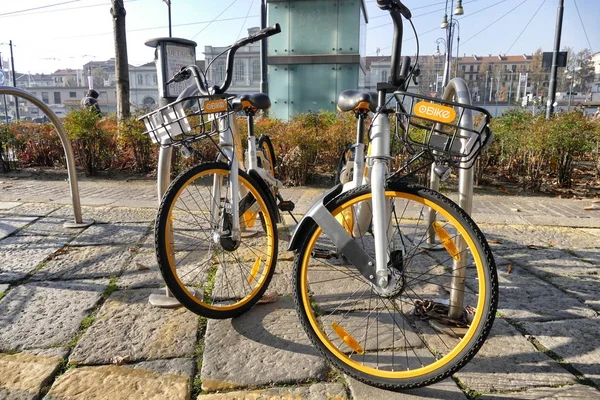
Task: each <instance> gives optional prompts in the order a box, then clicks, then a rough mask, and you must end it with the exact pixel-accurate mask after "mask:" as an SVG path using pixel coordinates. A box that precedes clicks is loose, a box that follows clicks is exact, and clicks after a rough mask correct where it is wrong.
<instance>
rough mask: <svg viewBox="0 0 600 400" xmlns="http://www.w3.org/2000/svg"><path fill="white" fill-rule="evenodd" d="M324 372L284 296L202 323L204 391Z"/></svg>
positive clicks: (315, 376) (284, 381)
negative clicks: (204, 326) (232, 316)
mask: <svg viewBox="0 0 600 400" xmlns="http://www.w3.org/2000/svg"><path fill="white" fill-rule="evenodd" d="M326 371H327V366H326V364H325V361H324V360H323V359H322V358H321V357H320V356H319V355H318V353H317V350H316V349H315V348H314V347H313V346H312V344H311V343H310V341H309V339H308V337H307V336H306V333H305V332H304V329H303V328H302V326H301V325H300V321H299V320H298V317H297V315H296V311H295V309H294V304H293V299H292V298H290V297H279V298H278V299H277V301H276V302H275V303H272V304H265V305H258V306H256V307H254V308H252V309H251V310H250V311H248V312H247V313H246V314H244V315H242V316H240V317H238V318H235V319H233V320H209V321H208V326H207V330H206V338H205V342H204V356H203V363H202V371H201V379H202V389H203V390H205V391H208V392H212V391H217V390H229V389H236V388H243V387H252V386H264V385H281V384H289V383H296V382H306V381H309V380H317V381H320V380H323V379H324V377H325V373H326Z"/></svg>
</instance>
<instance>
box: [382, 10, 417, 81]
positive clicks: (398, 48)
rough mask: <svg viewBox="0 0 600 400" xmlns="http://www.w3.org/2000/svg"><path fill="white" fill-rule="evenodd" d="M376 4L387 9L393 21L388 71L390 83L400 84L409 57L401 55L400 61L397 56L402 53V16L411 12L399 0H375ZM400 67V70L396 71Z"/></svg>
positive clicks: (407, 71) (406, 68)
mask: <svg viewBox="0 0 600 400" xmlns="http://www.w3.org/2000/svg"><path fill="white" fill-rule="evenodd" d="M377 6H378V7H379V8H380V9H382V10H386V11H389V13H390V16H391V17H392V21H393V23H394V41H393V44H392V70H391V73H390V76H391V80H392V82H391V83H392V85H393V86H401V85H403V84H404V83H405V82H406V78H407V77H408V73H409V66H410V57H407V56H405V57H402V63H400V62H399V61H400V60H399V58H400V55H401V54H402V34H403V23H402V17H404V18H406V19H410V18H411V17H412V14H411V12H410V10H409V9H408V8H407V7H406V6H405V5H404V4H402V2H401V1H400V0H377ZM399 69H400V71H398V70H399Z"/></svg>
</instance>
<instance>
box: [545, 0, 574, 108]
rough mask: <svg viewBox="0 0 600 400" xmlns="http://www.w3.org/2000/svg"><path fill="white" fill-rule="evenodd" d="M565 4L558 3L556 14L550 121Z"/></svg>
mask: <svg viewBox="0 0 600 400" xmlns="http://www.w3.org/2000/svg"><path fill="white" fill-rule="evenodd" d="M563 4H564V0H559V1H558V10H557V12H556V31H555V33H554V52H553V54H552V70H551V71H550V86H549V87H548V102H547V107H546V119H550V118H551V117H552V113H553V112H554V102H555V100H556V74H557V72H558V52H559V50H560V36H561V33H562V20H563V10H564V7H563ZM569 98H570V97H569Z"/></svg>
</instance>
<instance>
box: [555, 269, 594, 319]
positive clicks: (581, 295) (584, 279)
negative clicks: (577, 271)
mask: <svg viewBox="0 0 600 400" xmlns="http://www.w3.org/2000/svg"><path fill="white" fill-rule="evenodd" d="M549 281H550V282H551V283H552V284H553V285H555V286H557V287H558V288H560V289H561V290H563V291H565V292H567V293H569V294H570V295H572V296H574V297H576V298H578V299H579V300H581V301H583V303H584V304H585V305H586V306H588V307H590V308H592V309H594V310H596V311H600V296H599V294H600V276H598V275H572V276H556V277H552V278H549Z"/></svg>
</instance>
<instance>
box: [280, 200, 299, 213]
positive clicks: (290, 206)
mask: <svg viewBox="0 0 600 400" xmlns="http://www.w3.org/2000/svg"><path fill="white" fill-rule="evenodd" d="M277 207H278V208H279V210H281V211H294V208H295V207H296V205H295V204H294V202H293V201H291V200H283V201H280V202H279V204H278V205H277Z"/></svg>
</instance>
